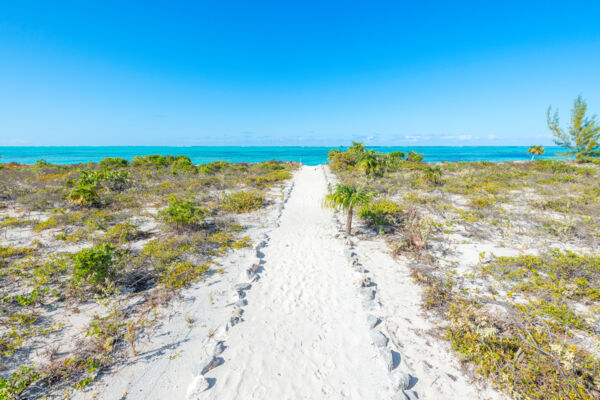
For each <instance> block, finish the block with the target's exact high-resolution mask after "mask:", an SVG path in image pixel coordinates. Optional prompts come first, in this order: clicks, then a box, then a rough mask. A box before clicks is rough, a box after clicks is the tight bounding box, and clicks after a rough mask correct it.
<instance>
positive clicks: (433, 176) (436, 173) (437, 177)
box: [423, 165, 442, 185]
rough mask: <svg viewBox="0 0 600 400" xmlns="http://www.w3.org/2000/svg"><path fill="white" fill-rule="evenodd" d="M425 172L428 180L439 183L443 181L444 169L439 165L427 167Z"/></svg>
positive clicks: (435, 183)
mask: <svg viewBox="0 0 600 400" xmlns="http://www.w3.org/2000/svg"><path fill="white" fill-rule="evenodd" d="M423 172H424V173H425V180H426V181H427V182H430V183H433V184H434V185H437V184H438V183H440V182H441V181H442V169H441V168H440V166H439V165H433V166H430V167H427V168H425V169H424V170H423Z"/></svg>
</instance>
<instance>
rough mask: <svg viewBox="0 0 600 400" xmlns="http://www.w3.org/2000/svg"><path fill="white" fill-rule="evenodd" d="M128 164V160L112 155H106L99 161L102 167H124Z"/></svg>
mask: <svg viewBox="0 0 600 400" xmlns="http://www.w3.org/2000/svg"><path fill="white" fill-rule="evenodd" d="M127 164H128V162H127V160H125V159H124V158H112V157H105V158H103V159H102V160H101V161H100V162H99V163H98V165H99V166H100V167H101V168H107V169H111V168H123V167H126V166H127Z"/></svg>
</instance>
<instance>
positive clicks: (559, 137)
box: [546, 96, 600, 161]
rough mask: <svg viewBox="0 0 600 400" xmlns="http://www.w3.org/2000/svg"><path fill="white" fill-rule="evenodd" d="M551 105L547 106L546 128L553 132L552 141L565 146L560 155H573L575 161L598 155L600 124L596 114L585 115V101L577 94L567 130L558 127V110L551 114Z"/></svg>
mask: <svg viewBox="0 0 600 400" xmlns="http://www.w3.org/2000/svg"><path fill="white" fill-rule="evenodd" d="M551 111H552V107H548V111H547V113H546V120H547V123H548V128H550V130H551V131H552V133H553V134H554V137H555V139H554V143H556V144H557V145H558V146H561V147H566V148H567V149H568V151H567V152H564V153H561V155H568V156H571V157H574V158H575V160H576V161H588V160H589V159H592V158H598V157H600V143H599V142H600V124H598V122H597V121H596V116H595V115H594V116H592V117H587V116H586V112H587V103H586V101H585V100H584V99H583V98H582V97H581V96H578V97H577V98H576V99H575V102H574V104H573V109H572V110H571V125H570V126H569V129H568V132H565V131H564V130H563V129H562V128H561V127H560V120H559V116H558V111H556V112H555V113H554V114H553V115H552V114H551Z"/></svg>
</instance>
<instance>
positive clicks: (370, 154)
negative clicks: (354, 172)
mask: <svg viewBox="0 0 600 400" xmlns="http://www.w3.org/2000/svg"><path fill="white" fill-rule="evenodd" d="M358 165H359V167H360V168H361V169H362V170H364V171H365V173H366V174H367V176H371V175H374V176H381V175H383V171H384V164H383V162H382V160H380V159H379V157H378V154H377V153H375V152H374V151H373V150H370V151H365V152H363V154H362V155H361V157H360V161H359V163H358Z"/></svg>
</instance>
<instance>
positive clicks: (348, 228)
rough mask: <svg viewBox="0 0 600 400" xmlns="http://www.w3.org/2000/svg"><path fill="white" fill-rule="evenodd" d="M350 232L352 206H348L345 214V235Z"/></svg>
mask: <svg viewBox="0 0 600 400" xmlns="http://www.w3.org/2000/svg"><path fill="white" fill-rule="evenodd" d="M351 234H352V206H350V207H348V215H347V216H346V235H348V236H350V235H351Z"/></svg>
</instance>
